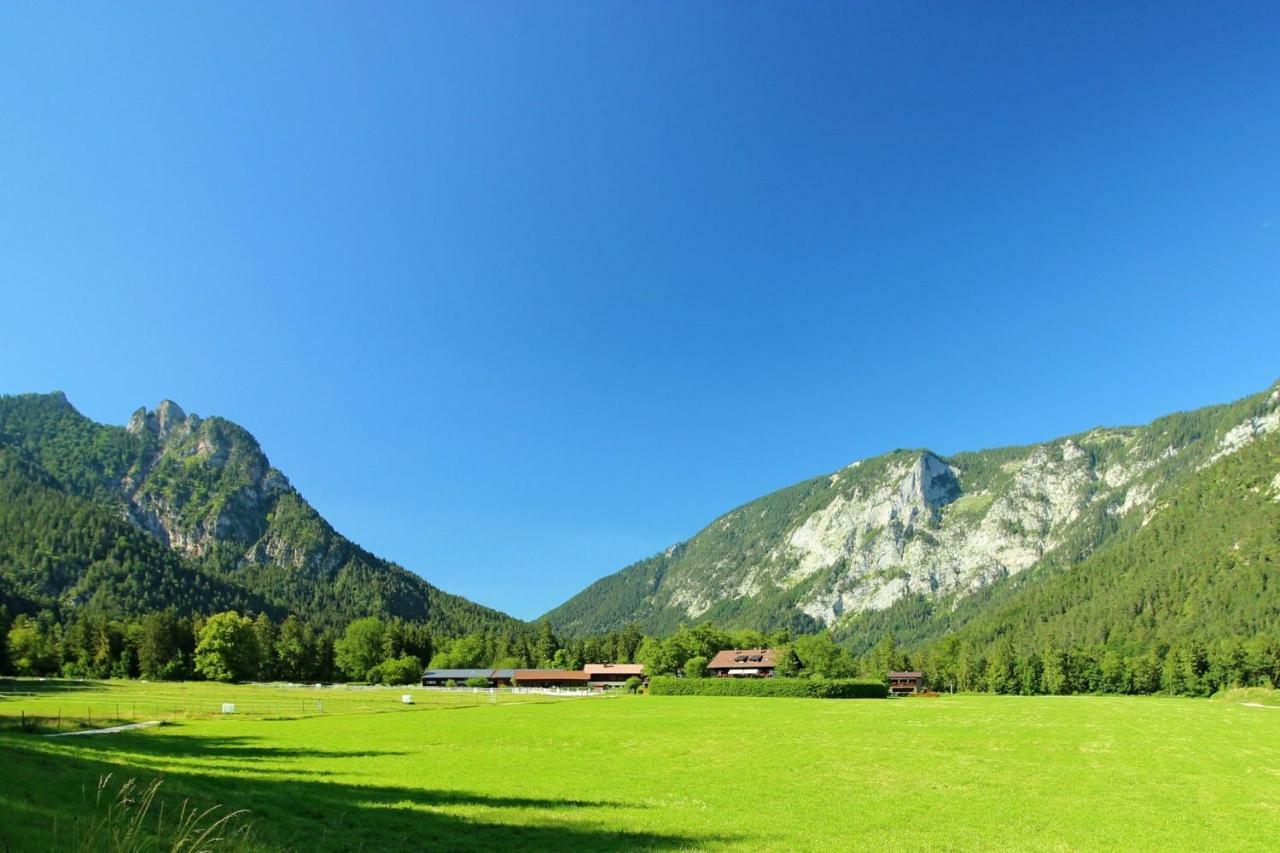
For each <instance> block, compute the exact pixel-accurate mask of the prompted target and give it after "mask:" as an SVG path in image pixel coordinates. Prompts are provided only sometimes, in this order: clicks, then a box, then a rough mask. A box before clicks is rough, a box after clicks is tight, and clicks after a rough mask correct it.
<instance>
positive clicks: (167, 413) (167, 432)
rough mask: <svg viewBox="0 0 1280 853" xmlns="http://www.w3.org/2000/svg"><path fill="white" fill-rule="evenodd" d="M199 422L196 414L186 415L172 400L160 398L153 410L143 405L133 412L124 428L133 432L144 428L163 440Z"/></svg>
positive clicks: (135, 432)
mask: <svg viewBox="0 0 1280 853" xmlns="http://www.w3.org/2000/svg"><path fill="white" fill-rule="evenodd" d="M199 423H200V418H199V416H198V415H188V414H187V413H186V412H184V411H183V410H182V407H181V406H179V405H178V404H177V403H175V402H173V401H172V400H161V401H160V403H159V404H158V405H157V406H156V408H155V411H148V410H147V409H146V407H145V406H144V407H143V408H140V409H138V410H137V411H136V412H134V413H133V416H132V417H130V418H129V425H128V426H127V427H125V428H126V429H127V430H128V431H129V432H131V433H134V434H137V433H140V432H143V431H144V430H145V431H146V432H149V433H151V434H152V435H154V436H155V437H156V438H158V439H160V440H161V441H165V440H166V439H168V438H169V436H171V435H173V434H174V433H175V432H178V431H179V430H180V429H182V428H186V429H188V430H189V429H194V428H195V427H196V426H198V425H199Z"/></svg>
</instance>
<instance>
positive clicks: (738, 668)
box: [707, 649, 778, 678]
mask: <svg viewBox="0 0 1280 853" xmlns="http://www.w3.org/2000/svg"><path fill="white" fill-rule="evenodd" d="M777 665H778V653H777V651H775V650H774V649H724V650H723V651H720V652H717V653H716V656H715V657H713V658H712V659H711V662H710V663H708V664H707V672H709V673H711V675H713V676H715V677H717V678H772V677H773V670H774V668H776V667H777Z"/></svg>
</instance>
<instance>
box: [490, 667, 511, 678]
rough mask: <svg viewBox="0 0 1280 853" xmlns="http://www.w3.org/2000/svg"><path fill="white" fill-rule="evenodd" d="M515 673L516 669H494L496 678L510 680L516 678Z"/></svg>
mask: <svg viewBox="0 0 1280 853" xmlns="http://www.w3.org/2000/svg"><path fill="white" fill-rule="evenodd" d="M515 674H516V671H515V670H514V669H495V670H494V671H493V677H494V678H505V679H508V680H510V679H512V678H514V677H515Z"/></svg>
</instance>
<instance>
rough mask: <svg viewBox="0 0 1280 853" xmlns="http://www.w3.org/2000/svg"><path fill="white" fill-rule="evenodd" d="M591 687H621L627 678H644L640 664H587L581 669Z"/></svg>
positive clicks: (642, 666)
mask: <svg viewBox="0 0 1280 853" xmlns="http://www.w3.org/2000/svg"><path fill="white" fill-rule="evenodd" d="M582 670H583V672H585V673H586V674H587V681H588V683H589V684H590V685H591V686H592V687H597V688H605V687H621V686H622V685H623V684H625V683H626V681H627V679H628V678H644V664H642V663H589V664H587V665H586V666H584V667H583V668H582Z"/></svg>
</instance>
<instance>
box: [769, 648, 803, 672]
mask: <svg viewBox="0 0 1280 853" xmlns="http://www.w3.org/2000/svg"><path fill="white" fill-rule="evenodd" d="M773 674H774V675H776V676H778V677H779V678H795V677H797V676H800V675H806V674H808V673H806V672H805V667H804V662H803V661H801V660H800V658H799V657H797V656H796V653H795V649H793V648H791V646H783V647H782V648H780V649H778V650H777V656H776V657H775V659H774V667H773Z"/></svg>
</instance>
